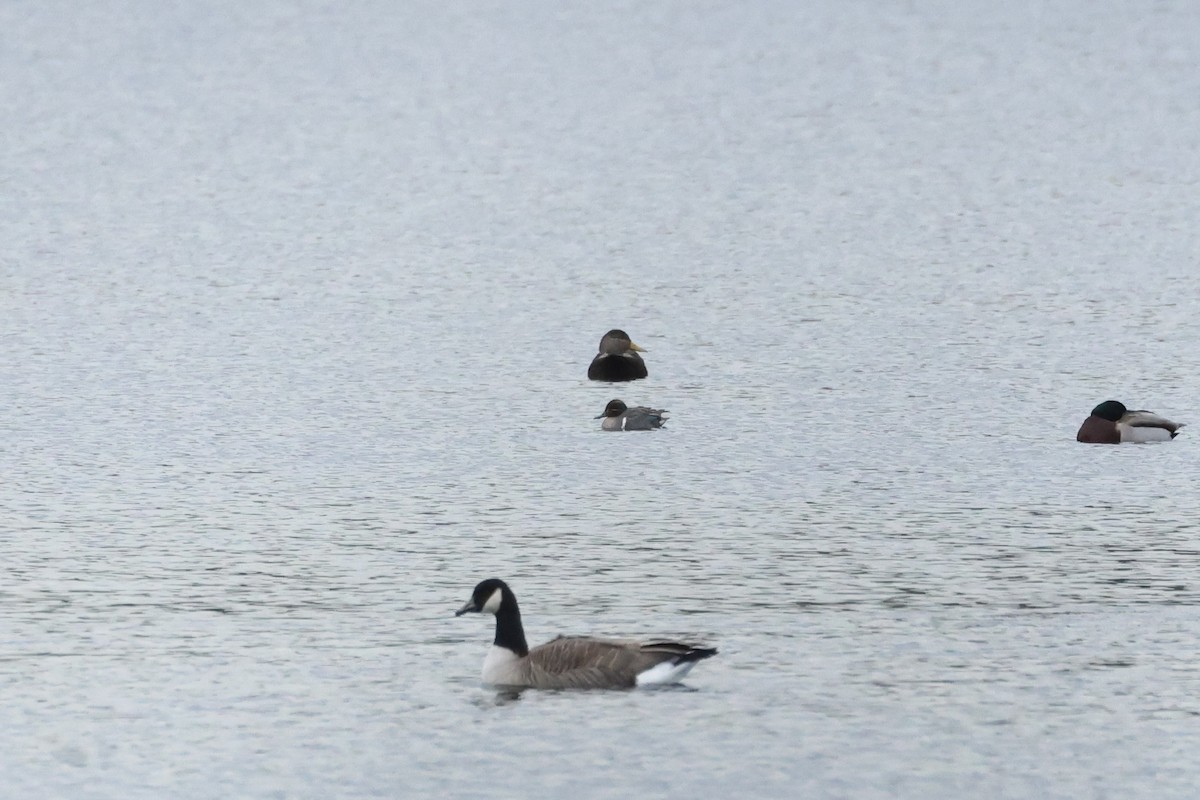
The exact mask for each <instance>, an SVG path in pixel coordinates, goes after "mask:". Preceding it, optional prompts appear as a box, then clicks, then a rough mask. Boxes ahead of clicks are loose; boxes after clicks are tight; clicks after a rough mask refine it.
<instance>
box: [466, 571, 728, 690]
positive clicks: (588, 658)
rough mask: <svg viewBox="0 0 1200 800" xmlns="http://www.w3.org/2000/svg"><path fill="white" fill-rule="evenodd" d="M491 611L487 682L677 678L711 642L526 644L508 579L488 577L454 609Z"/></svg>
mask: <svg viewBox="0 0 1200 800" xmlns="http://www.w3.org/2000/svg"><path fill="white" fill-rule="evenodd" d="M471 611H473V612H485V611H486V612H487V613H489V614H495V615H496V638H495V640H493V642H492V649H491V651H490V652H489V653H488V655H487V658H485V659H484V661H483V682H484V683H487V684H491V685H493V686H506V687H513V688H533V689H629V688H633V687H635V686H648V685H652V684H668V683H678V682H679V681H681V680H683V677H684V676H685V675H687V674H688V672H689V671H691V669H692V667H694V666H695V665H696V662H697V661H700V660H702V659H705V658H709V657H710V656H715V655H716V654H717V651H716V648H709V647H697V646H695V645H690V644H683V643H681V642H666V641H650V642H637V641H633V640H629V639H595V638H592V637H589V636H559V637H558V638H557V639H554V640H553V641H550V642H547V643H546V644H543V645H541V646H539V647H535V648H534V649H532V650H530V649H529V646H528V645H527V644H526V643H525V629H524V628H523V627H521V611H520V609H519V608H518V607H517V597H516V595H514V594H513V592H512V589H509V588H508V584H506V583H505V582H504V581H502V580H499V579H498V578H489V579H488V580H486V581H483V582H482V583H480V584H479V585H478V586H476V587H475V591H474V592H472V593H471V599H470V601H468V602H467V604H466V605H465V606H463V607H462V608H460V609H459V610H458V612H457V613H456V614H455V615H454V616H456V617H459V616H462V615H463V614H466V613H467V612H471Z"/></svg>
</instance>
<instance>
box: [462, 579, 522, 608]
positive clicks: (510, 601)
mask: <svg viewBox="0 0 1200 800" xmlns="http://www.w3.org/2000/svg"><path fill="white" fill-rule="evenodd" d="M505 605H512V606H515V605H516V598H515V597H513V593H512V589H509V588H508V584H507V583H505V582H504V581H502V580H500V579H499V578H488V579H487V580H486V581H482V582H481V583H480V584H479V585H478V586H476V587H475V591H473V592H471V599H470V600H469V601H467V604H466V605H465V606H463V607H462V608H460V609H459V610H458V611H456V612H455V613H454V616H456V617H461V616H462V615H463V614H467V613H471V612H474V613H476V614H482V613H483V612H485V611H486V612H487V613H489V614H498V613H500V607H501V606H505Z"/></svg>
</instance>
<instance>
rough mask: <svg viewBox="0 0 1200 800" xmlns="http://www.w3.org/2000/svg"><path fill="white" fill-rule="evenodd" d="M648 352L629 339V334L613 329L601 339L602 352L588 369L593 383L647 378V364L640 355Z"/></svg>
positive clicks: (589, 377)
mask: <svg viewBox="0 0 1200 800" xmlns="http://www.w3.org/2000/svg"><path fill="white" fill-rule="evenodd" d="M644 352H646V351H645V350H643V349H642V348H640V347H638V346H637V345H636V344H634V343H633V342H632V341H630V339H629V334H628V333H626V332H625V331H622V330H617V329H615V328H614V329H613V330H611V331H609V332H608V333H606V334H604V336H603V337H602V338H601V339H600V352H598V353H597V354H596V357H595V358H593V359H592V363H591V365H590V366H589V367H588V379H589V380H593V381H613V382H616V381H636V380H638V379H640V378H644V377H646V375H647V374H649V373H647V372H646V362H644V361H642V357H641V356H639V355H638V353H644Z"/></svg>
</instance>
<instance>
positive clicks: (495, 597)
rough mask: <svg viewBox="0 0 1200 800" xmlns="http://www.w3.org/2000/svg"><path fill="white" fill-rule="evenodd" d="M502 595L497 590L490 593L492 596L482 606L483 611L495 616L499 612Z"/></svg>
mask: <svg viewBox="0 0 1200 800" xmlns="http://www.w3.org/2000/svg"><path fill="white" fill-rule="evenodd" d="M503 597H504V593H503V592H501V591H500V590H499V589H496V590H495V591H493V592H492V596H491V597H489V598H488V599H487V602H486V603H484V604H483V610H484V611H486V612H487V613H489V614H495V613H496V612H497V611H499V610H500V601H501V600H502V599H503Z"/></svg>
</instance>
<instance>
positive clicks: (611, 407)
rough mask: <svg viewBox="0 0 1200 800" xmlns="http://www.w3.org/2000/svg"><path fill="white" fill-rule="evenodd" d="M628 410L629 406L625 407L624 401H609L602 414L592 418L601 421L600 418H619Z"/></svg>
mask: <svg viewBox="0 0 1200 800" xmlns="http://www.w3.org/2000/svg"><path fill="white" fill-rule="evenodd" d="M628 408H629V406H627V405H625V403H624V401H622V400H609V401H608V405H606V406H605V407H604V411H603V413H601V414H600V415H599V416H597V417H594V419H601V418H602V417H619V416H621V415H622V414H624V413H625V412H626V411H627V410H628Z"/></svg>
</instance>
